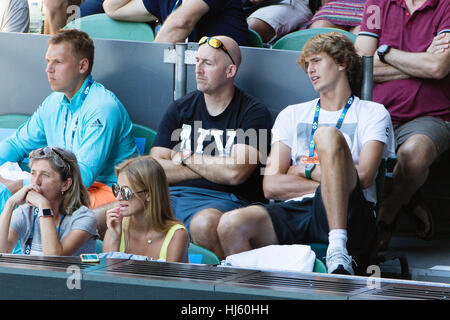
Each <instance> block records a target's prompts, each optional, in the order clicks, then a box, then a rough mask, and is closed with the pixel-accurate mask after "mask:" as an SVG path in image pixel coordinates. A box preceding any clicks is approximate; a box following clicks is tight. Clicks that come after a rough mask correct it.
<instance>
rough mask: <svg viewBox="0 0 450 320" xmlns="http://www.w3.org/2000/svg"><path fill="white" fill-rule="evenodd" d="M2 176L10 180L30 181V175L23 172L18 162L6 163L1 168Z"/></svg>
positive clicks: (0, 174) (0, 173)
mask: <svg viewBox="0 0 450 320" xmlns="http://www.w3.org/2000/svg"><path fill="white" fill-rule="evenodd" d="M0 176H2V177H3V178H5V179H8V180H14V181H15V180H23V179H29V178H30V173H29V172H26V171H23V170H22V169H21V168H20V166H19V164H18V163H17V162H9V161H7V162H5V163H4V164H2V165H1V166H0Z"/></svg>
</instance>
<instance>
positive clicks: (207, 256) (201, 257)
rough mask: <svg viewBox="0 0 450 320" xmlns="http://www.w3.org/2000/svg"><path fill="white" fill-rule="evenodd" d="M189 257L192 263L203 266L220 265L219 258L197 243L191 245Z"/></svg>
mask: <svg viewBox="0 0 450 320" xmlns="http://www.w3.org/2000/svg"><path fill="white" fill-rule="evenodd" d="M188 256H189V262H190V263H201V264H214V265H218V264H220V260H219V258H218V257H217V256H216V255H215V253H214V252H212V251H210V250H208V249H206V248H203V247H202V246H199V245H197V244H195V243H190V245H189V249H188Z"/></svg>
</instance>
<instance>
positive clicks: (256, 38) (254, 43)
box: [248, 28, 263, 48]
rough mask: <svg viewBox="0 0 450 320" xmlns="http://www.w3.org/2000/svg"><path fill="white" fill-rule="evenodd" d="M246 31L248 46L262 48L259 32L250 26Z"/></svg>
mask: <svg viewBox="0 0 450 320" xmlns="http://www.w3.org/2000/svg"><path fill="white" fill-rule="evenodd" d="M248 31H249V43H250V44H249V46H250V47H255V48H262V47H263V41H262V39H261V36H260V35H259V33H258V32H256V31H255V30H253V29H250V28H248Z"/></svg>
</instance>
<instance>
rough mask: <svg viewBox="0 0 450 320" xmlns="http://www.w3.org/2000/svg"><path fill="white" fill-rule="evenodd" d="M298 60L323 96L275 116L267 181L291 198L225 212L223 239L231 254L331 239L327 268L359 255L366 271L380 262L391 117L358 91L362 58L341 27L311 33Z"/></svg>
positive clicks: (267, 190) (269, 192) (275, 193)
mask: <svg viewBox="0 0 450 320" xmlns="http://www.w3.org/2000/svg"><path fill="white" fill-rule="evenodd" d="M298 64H299V65H300V66H301V67H302V68H303V69H304V70H305V71H306V72H307V74H308V76H309V78H310V80H311V82H312V84H313V86H314V89H315V90H316V91H318V92H319V93H320V100H319V99H315V100H313V101H309V102H305V103H301V104H297V105H291V106H288V107H287V108H285V109H284V110H282V111H281V112H280V114H279V115H278V117H277V119H276V121H275V124H274V127H273V137H272V150H271V153H270V155H269V158H268V160H267V167H266V170H265V175H264V182H263V187H264V194H265V197H266V198H268V199H277V200H286V201H284V202H281V203H275V204H269V205H261V204H257V205H253V206H250V207H246V208H242V209H237V210H233V211H230V212H228V213H226V214H225V215H224V216H223V217H222V218H221V220H220V222H219V226H218V234H219V238H220V243H221V245H222V248H223V250H224V252H225V254H226V255H230V254H235V253H239V252H243V251H247V250H251V249H254V248H258V247H263V246H267V245H271V244H280V245H283V244H298V243H310V242H322V243H328V249H327V256H326V264H327V269H328V272H329V273H340V274H354V273H355V271H354V265H353V261H352V260H355V262H356V263H355V266H356V267H357V269H356V273H357V274H365V273H366V268H367V266H368V265H370V264H372V263H376V223H375V212H374V209H373V208H374V205H375V202H376V190H375V186H374V181H375V177H376V174H377V172H378V166H379V164H380V161H381V159H382V157H387V156H389V155H392V154H393V153H394V140H393V137H392V124H391V119H390V116H389V113H388V112H387V111H386V109H385V108H384V107H383V105H381V104H378V103H374V102H370V101H363V100H360V99H359V98H358V97H356V96H354V95H353V93H352V92H358V90H357V85H358V82H359V75H360V74H361V71H360V70H361V61H360V58H359V57H358V55H357V54H356V51H355V49H354V46H353V43H352V42H351V41H350V40H349V39H348V38H346V37H345V36H343V35H341V34H340V33H335V32H332V33H328V34H320V35H317V36H315V37H313V38H312V39H311V40H310V41H309V42H308V43H307V44H306V45H305V47H304V49H303V52H302V55H301V57H300V58H299V60H298ZM347 240H348V241H347ZM350 254H351V255H352V256H353V259H352V256H350Z"/></svg>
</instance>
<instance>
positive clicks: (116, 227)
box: [106, 207, 122, 241]
mask: <svg viewBox="0 0 450 320" xmlns="http://www.w3.org/2000/svg"><path fill="white" fill-rule="evenodd" d="M119 210H120V207H115V208H112V209H109V210H108V211H106V225H107V226H108V230H109V234H110V236H111V238H112V239H113V240H115V241H119V240H120V238H121V237H122V216H121V215H120V211H119Z"/></svg>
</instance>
